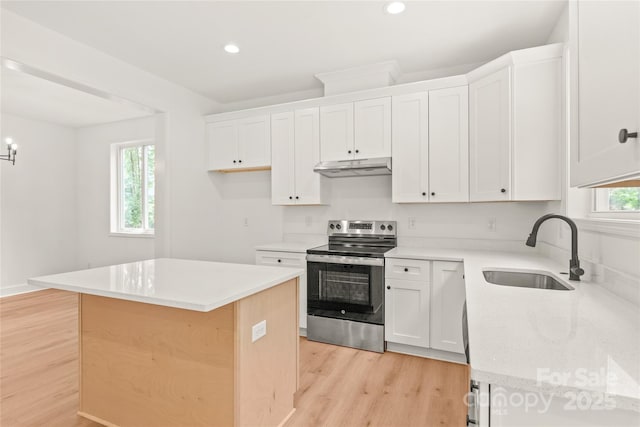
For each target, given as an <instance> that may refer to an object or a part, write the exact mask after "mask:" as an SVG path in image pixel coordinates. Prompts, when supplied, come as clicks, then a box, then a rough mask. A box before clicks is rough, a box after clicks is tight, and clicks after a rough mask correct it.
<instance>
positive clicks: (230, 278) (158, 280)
mask: <svg viewBox="0 0 640 427" xmlns="http://www.w3.org/2000/svg"><path fill="white" fill-rule="evenodd" d="M301 274H303V270H300V269H296V268H283V267H271V266H258V265H246V264H228V263H220V262H208V261H193V260H183V259H169V258H160V259H151V260H146V261H138V262H132V263H128V264H120V265H112V266H108V267H100V268H92V269H89V270H80V271H73V272H70V273H62V274H54V275H51V276H42V277H35V278H32V279H29V281H28V283H29V284H30V285H35V286H41V287H45V288H53V289H62V290H65V291H72V292H79V293H84V294H90V295H99V296H103V297H110V298H118V299H122V300H128V301H137V302H143V303H148V304H156V305H163V306H166V307H176V308H182V309H187V310H195V311H211V310H215V309H216V308H218V307H222V306H223V305H226V304H229V303H232V302H234V301H237V300H240V299H242V298H245V297H247V296H249V295H253V294H255V293H257V292H260V291H263V290H265V289H268V288H270V287H272V286H275V285H278V284H280V283H282V282H285V281H287V280H290V279H293V278H295V277H298V276H300V275H301Z"/></svg>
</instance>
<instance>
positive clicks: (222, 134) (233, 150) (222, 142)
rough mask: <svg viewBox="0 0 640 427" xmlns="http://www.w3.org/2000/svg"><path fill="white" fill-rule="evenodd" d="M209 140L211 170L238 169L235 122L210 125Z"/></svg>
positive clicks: (208, 126)
mask: <svg viewBox="0 0 640 427" xmlns="http://www.w3.org/2000/svg"><path fill="white" fill-rule="evenodd" d="M207 139H208V143H209V170H222V169H233V168H235V167H237V165H238V163H237V161H238V134H237V132H236V126H235V122H234V121H233V120H229V121H224V122H216V123H209V124H208V125H207ZM234 160H235V161H236V163H234Z"/></svg>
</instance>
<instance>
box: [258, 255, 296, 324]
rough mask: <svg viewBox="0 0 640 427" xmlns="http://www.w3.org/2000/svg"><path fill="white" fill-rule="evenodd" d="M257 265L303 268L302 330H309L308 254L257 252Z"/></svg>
mask: <svg viewBox="0 0 640 427" xmlns="http://www.w3.org/2000/svg"><path fill="white" fill-rule="evenodd" d="M256 264H257V265H276V266H281V267H292V268H301V269H303V270H304V274H303V275H302V276H300V283H299V290H298V295H299V298H300V313H299V314H300V325H299V326H300V328H304V329H306V328H307V254H306V253H298V252H274V251H256Z"/></svg>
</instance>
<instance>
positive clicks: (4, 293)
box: [0, 283, 46, 298]
mask: <svg viewBox="0 0 640 427" xmlns="http://www.w3.org/2000/svg"><path fill="white" fill-rule="evenodd" d="M45 289H46V288H39V287H37V286H31V285H28V284H26V283H23V284H20V285H14V286H8V287H6V288H0V298H4V297H10V296H13V295H20V294H26V293H28V292H37V291H43V290H45Z"/></svg>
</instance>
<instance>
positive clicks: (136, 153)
mask: <svg viewBox="0 0 640 427" xmlns="http://www.w3.org/2000/svg"><path fill="white" fill-rule="evenodd" d="M120 153H121V156H122V157H121V162H122V163H121V164H122V199H121V203H122V214H123V216H122V219H123V226H124V228H126V229H153V227H154V211H155V209H154V204H155V179H154V171H155V149H154V146H153V145H146V146H135V147H126V148H123V149H122V150H121V151H120ZM143 187H146V188H143ZM143 192H144V196H146V197H143ZM145 202H146V203H145ZM145 205H146V206H145ZM145 214H146V224H145Z"/></svg>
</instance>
